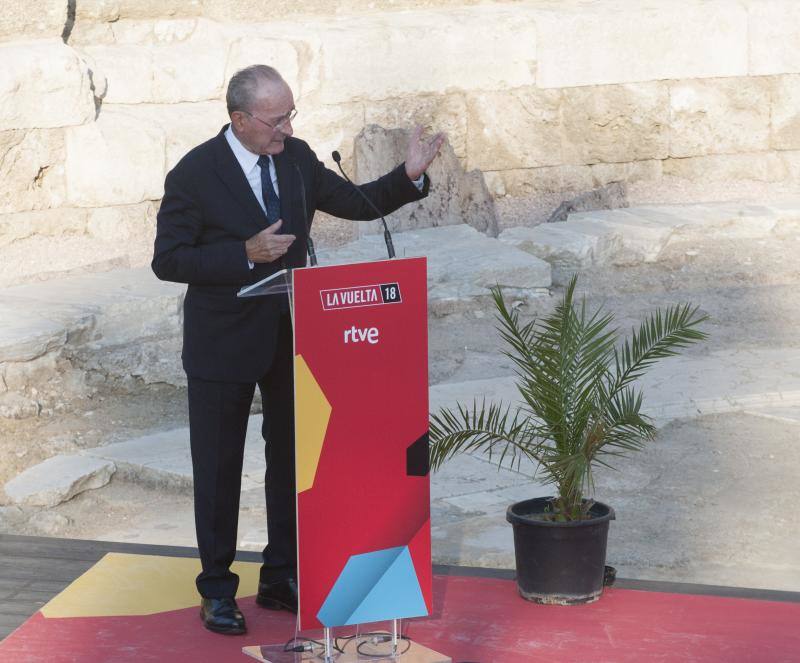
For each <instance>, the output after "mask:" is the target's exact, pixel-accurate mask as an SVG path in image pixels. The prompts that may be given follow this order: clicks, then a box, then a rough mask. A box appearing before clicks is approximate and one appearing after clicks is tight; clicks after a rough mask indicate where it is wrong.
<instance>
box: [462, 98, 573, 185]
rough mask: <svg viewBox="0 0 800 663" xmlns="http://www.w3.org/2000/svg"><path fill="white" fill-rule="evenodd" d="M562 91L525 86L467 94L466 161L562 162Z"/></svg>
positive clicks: (488, 164)
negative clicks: (515, 88)
mask: <svg viewBox="0 0 800 663" xmlns="http://www.w3.org/2000/svg"><path fill="white" fill-rule="evenodd" d="M561 100H562V96H561V92H560V91H556V90H538V89H536V88H534V87H528V88H524V89H521V90H513V91H510V92H486V93H479V94H470V95H469V96H468V97H467V122H468V130H467V164H468V167H469V168H479V169H481V170H507V169H515V168H535V167H540V166H555V165H558V164H561V163H563V155H562V140H561V135H562V122H561V105H562V104H561Z"/></svg>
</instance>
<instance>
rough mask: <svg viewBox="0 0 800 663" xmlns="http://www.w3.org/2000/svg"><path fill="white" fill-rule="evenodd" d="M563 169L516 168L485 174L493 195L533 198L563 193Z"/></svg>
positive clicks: (555, 167) (556, 167)
mask: <svg viewBox="0 0 800 663" xmlns="http://www.w3.org/2000/svg"><path fill="white" fill-rule="evenodd" d="M562 171H563V168H561V167H559V166H548V167H544V168H515V169H511V170H497V171H488V172H484V177H485V178H486V186H487V187H488V189H489V191H490V192H491V194H492V195H493V196H495V197H498V196H531V195H534V194H537V193H553V192H556V191H562V190H563V188H564V182H563V177H562Z"/></svg>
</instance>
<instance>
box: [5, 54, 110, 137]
mask: <svg viewBox="0 0 800 663" xmlns="http://www.w3.org/2000/svg"><path fill="white" fill-rule="evenodd" d="M0 62H2V63H3V66H2V67H0V131H3V130H7V129H34V128H37V129H48V128H53V127H68V126H72V125H77V124H83V123H85V122H89V121H91V120H92V119H93V118H94V115H95V107H94V94H93V93H92V81H91V77H90V75H89V69H88V67H87V65H86V63H85V62H83V61H82V60H81V59H80V57H78V54H77V53H76V52H75V51H74V50H73V49H71V48H70V47H69V46H67V45H66V44H64V43H63V42H62V41H61V40H60V39H58V40H50V39H42V40H38V41H30V42H17V43H13V44H0Z"/></svg>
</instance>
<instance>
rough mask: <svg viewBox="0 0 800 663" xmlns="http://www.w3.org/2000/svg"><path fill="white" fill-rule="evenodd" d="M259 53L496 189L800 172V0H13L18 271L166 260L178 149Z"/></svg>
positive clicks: (11, 216)
mask: <svg viewBox="0 0 800 663" xmlns="http://www.w3.org/2000/svg"><path fill="white" fill-rule="evenodd" d="M254 62H263V63H268V64H272V65H274V66H276V67H277V68H278V69H279V70H280V71H281V72H282V73H283V74H284V76H285V77H286V79H287V80H288V81H289V83H290V84H291V85H292V87H293V89H294V91H295V96H296V98H297V107H298V110H299V115H298V118H297V121H296V123H295V132H296V134H297V135H299V136H302V137H303V138H305V139H307V140H308V141H309V142H310V143H311V144H312V145H313V146H314V147H315V148H316V149H317V152H318V154H319V155H320V156H321V157H322V158H324V159H326V160H329V157H328V155H329V154H330V151H331V150H333V149H338V150H339V151H341V152H342V154H343V156H344V158H345V162H346V164H347V165H348V166H351V167H352V166H353V152H354V148H353V139H354V138H355V136H356V135H357V134H358V133H359V132H360V131H361V130H362V129H363V128H364V127H365V126H367V125H370V124H377V125H381V126H384V127H388V128H391V127H403V126H408V125H409V124H411V123H413V122H422V123H423V124H426V125H428V126H430V127H434V128H437V129H444V130H446V131H447V132H448V135H449V139H450V143H451V146H452V148H453V151H454V154H455V156H456V157H457V159H458V160H459V161H460V163H461V165H462V166H463V167H464V168H466V169H468V170H470V169H480V170H481V171H483V172H484V174H485V176H486V179H487V182H488V185H489V189H490V191H491V192H492V193H493V194H494V195H504V194H509V195H521V194H525V195H528V194H535V193H536V192H543V191H547V192H552V191H563V192H565V194H566V193H567V192H574V191H580V190H585V189H589V188H592V187H595V186H598V185H601V184H605V183H608V182H610V181H617V180H625V181H635V180H642V179H644V180H655V181H657V180H659V179H660V178H661V177H663V176H665V175H670V176H674V177H679V178H686V179H690V180H697V179H703V178H708V179H730V178H732V179H742V178H743V179H756V180H766V181H783V180H789V179H795V180H796V179H798V177H800V103H799V102H800V3H798V2H796V1H795V0H702V1H701V0H670V2H668V3H667V2H659V1H655V0H647V1H643V0H564V1H562V2H554V1H552V0H537V1H520V2H514V1H512V0H508V1H506V2H477V1H473V2H469V1H465V0H461V1H459V2H456V1H455V0H447V1H443V0H438V1H434V0H345V1H343V2H337V3H329V2H326V1H325V0H291V1H290V0H269V1H268V0H184V1H178V0H159V1H156V0H76V1H71V0H32V1H31V2H30V3H27V4H25V3H4V6H3V9H2V10H0V64H1V65H2V66H0V178H2V181H3V184H4V186H3V187H2V189H0V286H7V285H12V284H16V283H23V282H26V281H31V280H37V279H44V278H51V277H54V276H57V275H59V274H62V273H64V272H70V271H76V270H78V271H81V270H83V271H86V270H104V269H110V268H114V267H121V266H138V265H142V264H146V262H147V261H148V259H149V253H150V247H151V242H152V235H153V228H154V216H155V210H156V209H157V204H158V200H159V198H160V196H161V193H162V184H163V179H164V175H165V173H166V171H167V170H168V169H169V168H171V167H172V166H173V165H174V164H175V163H176V161H177V160H178V159H179V158H180V157H181V155H182V154H184V153H185V152H186V151H187V150H188V149H189V148H190V147H192V146H193V145H195V144H197V143H198V142H201V141H203V140H205V139H207V138H209V137H210V136H212V135H214V134H215V133H216V132H217V131H219V129H220V127H221V126H222V125H223V123H224V122H225V121H226V113H225V107H224V101H223V99H224V90H225V86H226V83H227V80H228V79H229V77H230V76H231V74H232V73H233V72H234V71H236V69H237V68H240V67H241V66H244V65H247V64H251V63H254ZM356 175H357V176H358V173H356ZM320 232H322V233H323V234H324V229H320Z"/></svg>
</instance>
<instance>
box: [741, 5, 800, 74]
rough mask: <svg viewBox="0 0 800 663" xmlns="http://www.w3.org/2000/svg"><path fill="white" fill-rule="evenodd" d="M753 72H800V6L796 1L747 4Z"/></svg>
mask: <svg viewBox="0 0 800 663" xmlns="http://www.w3.org/2000/svg"><path fill="white" fill-rule="evenodd" d="M747 11H748V14H749V28H750V29H749V32H748V46H749V49H750V71H749V73H750V75H751V76H763V75H769V74H789V73H800V5H798V3H797V2H795V1H794V0H757V1H755V2H754V1H752V0H751V1H750V2H748V3H747Z"/></svg>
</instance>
